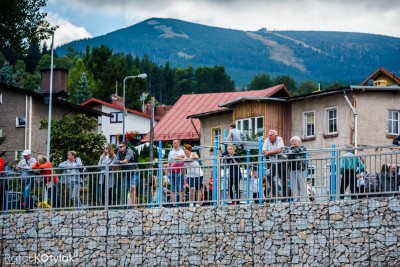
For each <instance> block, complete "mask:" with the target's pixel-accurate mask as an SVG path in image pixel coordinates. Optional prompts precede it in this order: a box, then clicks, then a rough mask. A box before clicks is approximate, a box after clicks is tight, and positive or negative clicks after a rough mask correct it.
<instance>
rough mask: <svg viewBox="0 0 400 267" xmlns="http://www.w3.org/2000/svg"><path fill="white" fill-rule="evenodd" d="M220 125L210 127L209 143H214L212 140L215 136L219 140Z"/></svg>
mask: <svg viewBox="0 0 400 267" xmlns="http://www.w3.org/2000/svg"><path fill="white" fill-rule="evenodd" d="M221 133H222V130H221V127H218V128H211V143H212V145H214V140H215V138H217V140H218V142H221V140H222V139H221Z"/></svg>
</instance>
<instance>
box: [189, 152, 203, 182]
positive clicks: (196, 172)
mask: <svg viewBox="0 0 400 267" xmlns="http://www.w3.org/2000/svg"><path fill="white" fill-rule="evenodd" d="M192 155H193V153H191V154H190V157H186V156H185V159H189V158H192ZM185 166H186V175H187V177H190V178H194V177H201V176H203V171H202V169H201V167H200V164H199V162H198V161H197V160H185Z"/></svg>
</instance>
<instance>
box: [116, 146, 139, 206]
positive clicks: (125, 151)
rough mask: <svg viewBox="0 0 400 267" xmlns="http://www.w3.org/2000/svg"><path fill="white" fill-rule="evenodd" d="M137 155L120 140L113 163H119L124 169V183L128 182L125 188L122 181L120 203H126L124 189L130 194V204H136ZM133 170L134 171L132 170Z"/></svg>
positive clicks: (137, 180)
mask: <svg viewBox="0 0 400 267" xmlns="http://www.w3.org/2000/svg"><path fill="white" fill-rule="evenodd" d="M137 162H138V161H137V157H136V154H135V152H133V150H132V149H130V148H129V147H128V146H127V144H126V142H120V143H119V145H118V152H117V158H116V159H115V164H120V165H121V167H122V170H124V172H123V173H124V174H125V178H126V181H124V182H125V183H126V184H128V185H129V186H128V188H129V189H126V186H124V184H125V183H123V185H122V187H123V192H122V203H121V204H122V205H124V204H126V199H125V196H126V195H125V193H124V192H125V191H128V192H129V190H130V195H131V204H132V205H134V208H135V205H137V198H136V187H137V185H138V182H139V167H138V165H137ZM132 170H134V171H132Z"/></svg>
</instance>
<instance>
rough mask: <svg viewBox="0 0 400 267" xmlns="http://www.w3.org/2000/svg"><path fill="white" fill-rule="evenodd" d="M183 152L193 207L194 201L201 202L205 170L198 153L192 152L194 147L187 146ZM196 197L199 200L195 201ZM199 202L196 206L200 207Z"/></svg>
mask: <svg viewBox="0 0 400 267" xmlns="http://www.w3.org/2000/svg"><path fill="white" fill-rule="evenodd" d="M183 152H184V153H185V158H184V163H185V167H186V177H187V179H188V183H189V187H190V190H189V201H190V202H191V203H190V206H193V202H194V201H196V200H197V201H201V196H202V194H201V190H202V188H203V170H202V169H201V167H200V164H199V161H198V160H199V155H197V153H196V152H192V146H191V145H189V144H186V145H184V146H183ZM196 193H197V194H196ZM195 196H196V198H197V199H195ZM199 205H200V203H199V202H198V203H197V204H196V206H199Z"/></svg>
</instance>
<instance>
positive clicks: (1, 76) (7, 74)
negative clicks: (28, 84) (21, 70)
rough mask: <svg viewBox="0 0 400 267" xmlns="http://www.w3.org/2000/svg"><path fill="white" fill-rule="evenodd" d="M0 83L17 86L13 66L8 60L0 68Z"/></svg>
mask: <svg viewBox="0 0 400 267" xmlns="http://www.w3.org/2000/svg"><path fill="white" fill-rule="evenodd" d="M0 83H4V84H8V85H11V86H18V84H17V83H16V81H15V77H14V73H13V68H12V66H11V65H10V64H9V63H8V62H6V63H5V64H4V65H3V67H1V69H0Z"/></svg>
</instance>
